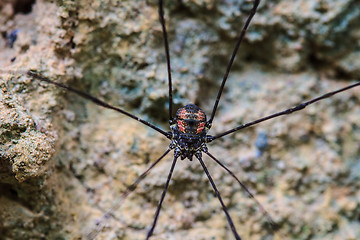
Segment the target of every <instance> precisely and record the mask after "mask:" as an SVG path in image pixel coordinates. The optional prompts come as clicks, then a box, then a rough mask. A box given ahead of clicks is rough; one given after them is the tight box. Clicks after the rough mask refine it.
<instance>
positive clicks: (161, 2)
mask: <svg viewBox="0 0 360 240" xmlns="http://www.w3.org/2000/svg"><path fill="white" fill-rule="evenodd" d="M159 18H160V23H161V27H162V32H163V38H164V47H165V54H166V63H167V72H168V81H169V121H170V124H172V121H173V117H172V107H173V100H172V80H171V66H170V53H169V41H168V37H167V33H166V26H165V19H164V9H163V1H162V0H159Z"/></svg>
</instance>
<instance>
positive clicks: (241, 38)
mask: <svg viewBox="0 0 360 240" xmlns="http://www.w3.org/2000/svg"><path fill="white" fill-rule="evenodd" d="M259 3H260V0H255V1H254V6H253V8H252V9H251V12H250V15H249V16H248V18H247V20H246V22H245V25H244V27H243V29H242V30H241V33H240V35H239V38H238V41H237V43H236V45H235V48H234V50H233V53H232V55H231V58H230V61H229V63H228V66H227V68H226V72H225V75H224V77H223V80H222V82H221V86H220V89H219V92H218V95H217V97H216V100H215V104H214V108H213V110H212V113H211V117H210V120H209V121H208V124H209V125H210V126H211V124H212V122H213V120H214V117H215V113H216V109H217V107H218V104H219V101H220V98H221V94H222V92H223V90H224V87H225V83H226V80H227V78H228V76H229V73H230V69H231V66H232V64H233V62H234V59H235V56H236V53H237V51H238V49H239V47H240V44H241V42H242V40H243V38H244V36H245V33H246V30H247V28H248V27H249V24H250V22H251V19H252V18H253V17H254V15H255V13H256V9H257V8H258V6H259Z"/></svg>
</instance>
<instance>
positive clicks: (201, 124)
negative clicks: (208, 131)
mask: <svg viewBox="0 0 360 240" xmlns="http://www.w3.org/2000/svg"><path fill="white" fill-rule="evenodd" d="M204 128H205V123H204V122H201V123H199V126H198V128H197V129H196V134H198V133H201V132H202V131H203V130H204Z"/></svg>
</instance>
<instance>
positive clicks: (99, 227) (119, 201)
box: [86, 149, 171, 240]
mask: <svg viewBox="0 0 360 240" xmlns="http://www.w3.org/2000/svg"><path fill="white" fill-rule="evenodd" d="M170 151H171V149H168V150H166V152H165V153H164V154H163V155H162V156H161V157H159V158H158V159H157V160H156V161H155V162H154V163H153V164H151V165H150V167H149V168H148V169H147V170H146V171H145V172H143V173H142V174H141V175H140V176H139V177H138V178H137V179H136V180H135V181H134V182H133V183H132V184H131V185H130V186H128V187H127V188H126V190H125V192H124V193H123V194H122V195H121V197H119V198H118V199H117V201H116V202H115V203H114V204H113V206H112V207H111V208H110V209H109V210H108V211H107V212H106V213H105V214H104V216H103V217H102V219H101V221H100V223H103V222H105V221H106V219H108V218H109V217H110V216H112V217H114V218H116V217H115V216H114V215H113V212H114V211H115V210H116V209H118V208H119V207H120V206H121V204H122V203H123V202H124V200H125V199H126V198H127V197H128V196H129V195H130V193H132V192H133V191H134V190H135V189H136V187H137V186H138V185H139V183H140V182H141V181H142V180H144V179H145V177H146V176H147V175H148V174H149V172H150V171H151V169H153V168H154V167H155V166H156V165H157V164H158V163H159V162H160V161H161V160H162V159H163V158H164V157H165V156H166V155H167V154H168V153H169V152H170ZM100 223H99V224H98V225H97V226H96V229H94V230H93V231H91V232H90V233H88V234H87V235H86V239H88V240H92V239H95V238H96V236H97V235H98V234H99V232H100V231H101V230H102V229H103V227H104V224H100Z"/></svg>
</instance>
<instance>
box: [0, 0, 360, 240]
mask: <svg viewBox="0 0 360 240" xmlns="http://www.w3.org/2000/svg"><path fill="white" fill-rule="evenodd" d="M259 3H260V0H255V1H254V5H253V7H252V9H251V11H250V14H249V16H248V17H247V20H246V22H245V25H244V26H243V28H242V30H241V32H240V34H239V36H238V39H237V43H236V45H235V48H234V50H233V52H232V55H231V58H230V61H229V63H228V66H227V68H226V71H225V74H224V76H223V79H222V82H221V85H220V89H219V91H218V94H217V97H216V100H215V104H214V107H213V110H212V113H211V116H210V119H209V120H207V117H206V114H205V112H204V111H203V110H202V109H201V108H199V107H198V106H196V105H194V104H188V105H186V106H184V107H181V108H179V109H178V110H177V112H176V114H175V117H173V100H172V78H171V64H170V54H169V43H168V38H167V32H166V27H165V19H164V11H163V1H162V0H159V3H158V4H159V6H158V7H159V19H160V23H161V27H162V33H163V39H164V48H165V54H166V62H167V73H168V85H169V123H170V130H171V131H168V132H167V131H164V130H162V129H161V128H159V127H157V126H155V125H153V124H152V123H150V122H147V121H145V120H143V119H141V118H139V117H137V116H135V115H133V114H131V113H129V112H127V111H125V110H123V109H120V108H117V107H114V106H112V105H109V104H107V103H105V102H104V101H102V100H100V99H98V98H96V97H93V96H91V95H89V94H87V93H85V92H82V91H80V90H77V89H74V88H72V87H70V86H67V85H64V84H61V83H58V82H54V81H52V80H50V79H49V78H47V77H44V76H42V75H40V74H38V73H36V72H34V71H23V72H22V71H16V72H12V73H22V74H26V75H28V76H30V77H33V78H35V79H37V80H39V81H43V82H47V83H50V84H53V85H55V86H57V87H60V88H63V89H66V90H68V91H70V92H73V93H75V94H77V95H79V96H81V97H83V98H85V99H88V100H90V101H92V102H93V103H95V104H97V105H99V106H102V107H105V108H109V109H112V110H115V111H117V112H120V113H121V114H124V115H126V116H128V117H130V118H132V119H135V120H136V121H139V122H141V123H142V124H144V125H146V126H148V127H150V128H152V129H154V130H155V131H157V132H158V133H160V134H162V135H164V136H165V137H167V138H168V139H169V140H170V141H171V142H170V145H169V147H168V149H167V150H166V151H165V153H164V154H163V155H162V156H161V157H159V158H158V159H157V160H156V161H155V162H154V163H152V164H151V165H150V167H149V168H148V169H147V170H146V171H145V172H143V173H142V174H141V175H140V176H139V177H138V178H137V179H136V180H135V182H134V183H133V184H132V185H130V186H129V187H127V189H126V190H125V192H124V193H123V194H122V196H121V198H119V200H118V201H117V202H115V204H114V205H113V208H111V209H110V210H109V211H108V212H107V214H106V215H105V216H106V217H108V216H109V215H112V212H113V211H114V210H115V209H117V208H118V207H119V206H120V204H121V203H122V201H123V200H124V199H125V198H126V197H127V196H128V195H129V194H130V193H131V192H133V191H134V190H135V189H136V187H137V186H138V184H139V183H140V182H141V181H142V180H143V179H144V178H145V177H146V176H147V175H148V174H149V172H150V171H151V169H153V168H154V167H155V166H156V165H157V164H158V163H159V162H160V161H161V160H162V159H163V158H164V157H165V156H166V155H167V154H168V153H169V152H170V151H172V150H173V151H174V159H173V162H172V165H171V168H170V172H169V174H168V177H167V180H166V183H165V187H164V190H163V192H162V195H161V198H160V201H159V203H158V206H157V209H156V212H155V216H154V219H153V223H152V226H151V228H150V230H149V231H148V233H147V236H146V239H149V238H150V237H151V236H152V235H153V232H154V229H155V226H156V223H157V220H158V217H159V214H160V210H161V206H162V203H163V201H164V198H165V195H166V192H167V189H168V186H169V183H170V179H171V176H172V173H173V171H174V168H175V165H176V161H177V160H178V158H179V157H180V158H181V160H184V159H186V158H187V159H189V160H190V161H192V159H193V156H195V157H196V158H197V159H198V160H199V162H200V164H201V166H202V168H203V170H204V172H205V173H206V175H207V177H208V179H209V181H210V184H211V186H212V188H213V190H214V191H215V194H216V196H217V198H218V199H219V202H220V204H221V206H222V208H223V211H224V213H225V215H226V218H227V221H228V224H229V226H230V228H231V231H232V233H233V235H234V237H235V239H236V240H240V239H241V237H240V235H239V234H238V233H237V230H236V228H235V226H234V223H233V220H232V218H231V216H230V214H229V212H228V210H227V208H226V206H225V204H224V202H223V200H222V198H221V195H220V193H219V191H218V190H217V188H216V185H215V183H214V181H213V179H212V177H211V175H210V173H209V171H208V169H207V167H206V165H205V164H204V162H203V160H202V153H205V154H206V155H208V156H209V157H210V158H211V159H213V160H214V161H215V162H216V163H217V164H219V165H220V166H221V167H222V168H224V169H225V170H226V171H227V172H228V173H229V174H230V175H231V176H232V177H233V178H234V179H235V180H236V181H237V182H238V183H239V184H240V186H241V188H242V189H243V190H244V191H245V192H246V193H247V194H248V195H249V197H251V198H252V199H254V201H255V203H256V204H257V206H258V207H259V208H260V209H261V211H262V213H263V214H264V215H265V216H266V218H267V220H268V222H269V223H270V225H271V227H272V229H273V230H275V227H276V224H275V222H274V221H273V220H272V218H271V217H270V215H269V214H268V212H267V211H266V210H265V209H264V208H263V207H262V206H261V204H260V203H259V202H258V201H257V200H256V198H255V197H254V195H253V194H252V193H251V192H250V191H249V190H248V189H247V187H246V186H245V185H244V184H243V183H242V182H241V181H240V180H239V179H238V178H237V177H236V176H235V174H234V173H233V172H232V171H231V170H230V169H228V168H227V167H226V166H225V165H224V164H223V163H222V162H220V161H219V160H218V159H217V158H216V157H214V156H213V155H212V154H211V153H210V152H209V151H208V148H207V146H206V144H207V143H209V142H212V141H214V140H216V139H219V138H222V137H224V136H226V135H228V134H231V133H234V132H236V131H239V130H241V129H244V128H248V127H250V126H253V125H255V124H258V123H260V122H264V121H267V120H269V119H272V118H276V117H279V116H282V115H286V114H291V113H293V112H297V111H300V110H302V109H304V108H306V107H307V106H308V105H310V104H313V103H315V102H318V101H320V100H323V99H325V98H329V97H331V96H333V95H335V94H337V93H340V92H344V91H347V90H349V89H351V88H354V87H357V86H360V82H356V83H354V84H352V85H348V86H346V87H344V88H341V89H338V90H336V91H332V92H328V93H326V94H324V95H322V96H319V97H317V98H314V99H311V100H309V101H306V102H303V103H301V104H298V105H296V106H294V107H291V108H289V109H286V110H284V111H280V112H277V113H274V114H272V115H269V116H266V117H263V118H260V119H257V120H255V121H252V122H248V123H245V124H242V125H240V126H238V127H235V128H233V129H230V130H227V131H225V132H223V133H220V134H217V135H215V136H212V135H208V134H207V133H208V131H209V130H210V128H211V125H212V122H213V120H214V117H215V113H216V110H217V107H218V104H219V101H220V98H221V94H222V92H223V90H224V87H225V83H226V80H227V78H228V75H229V73H230V69H231V66H232V64H233V61H234V59H235V56H236V53H237V51H238V49H239V46H240V44H241V42H242V40H243V38H244V36H245V33H246V30H247V28H248V26H249V24H250V22H251V20H252V18H253V17H254V15H255V13H256V10H257V8H258V6H259ZM0 72H9V71H1V70H0ZM100 230H101V227H100V226H98V228H97V229H96V230H95V231H93V232H91V233H90V234H88V235H87V238H88V239H94V238H96V236H97V234H98V233H99V231H100Z"/></svg>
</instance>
